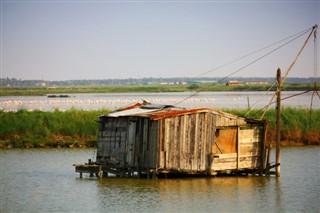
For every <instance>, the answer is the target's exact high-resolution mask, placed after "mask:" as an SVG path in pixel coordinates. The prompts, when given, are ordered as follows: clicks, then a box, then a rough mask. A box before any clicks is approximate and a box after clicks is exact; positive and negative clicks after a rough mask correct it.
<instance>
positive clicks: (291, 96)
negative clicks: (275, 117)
mask: <svg viewBox="0 0 320 213" xmlns="http://www.w3.org/2000/svg"><path fill="white" fill-rule="evenodd" d="M310 91H312V90H307V91H303V92H301V93H297V94H294V95H290V96H287V97H285V98H281V101H283V100H286V99H289V98H293V97H295V96H299V95H303V94H305V93H308V92H310ZM274 103H276V101H272V102H271V103H269V104H268V105H266V106H264V107H262V108H260V109H259V110H258V111H257V112H256V113H254V114H253V115H256V114H258V113H259V112H260V111H262V110H263V109H265V108H267V107H269V105H271V104H274ZM265 112H266V111H265ZM260 120H261V118H260Z"/></svg>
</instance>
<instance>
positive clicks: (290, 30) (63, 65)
mask: <svg viewBox="0 0 320 213" xmlns="http://www.w3.org/2000/svg"><path fill="white" fill-rule="evenodd" d="M319 20H320V3H319V1H169V0H168V1H153V2H152V1H72V0H69V1H62V0H60V1H51V0H43V1H36V0H34V1H28V0H24V1H15V0H8V1H6V0H2V1H1V44H2V46H1V52H2V58H1V62H2V64H1V77H3V78H6V77H9V78H18V79H20V78H21V79H23V80H29V79H44V80H71V79H110V78H144V77H162V78H166V77H195V76H199V75H201V74H202V73H204V72H207V71H209V70H210V69H212V68H214V67H217V66H220V65H222V64H224V63H226V62H228V61H231V60H233V59H235V58H238V57H240V56H243V55H245V54H247V53H250V52H252V51H255V50H257V49H259V48H262V47H264V46H266V45H268V44H271V43H273V42H276V41H279V40H281V39H283V38H285V37H287V36H290V35H293V34H295V33H297V32H300V31H302V30H305V29H307V28H309V27H312V26H313V25H315V24H319ZM306 38H307V34H306V35H304V36H302V37H301V38H299V39H297V40H296V41H295V42H293V43H291V44H290V45H288V46H286V47H285V48H284V49H281V50H280V51H277V52H276V53H274V54H272V56H270V57H267V58H265V59H263V60H261V61H259V62H258V63H256V64H254V65H252V66H250V67H248V68H246V69H244V70H242V71H241V72H239V73H237V74H236V75H234V76H240V77H273V76H274V75H275V73H276V69H277V68H278V67H280V68H281V69H282V70H284V71H285V70H286V69H287V68H288V67H289V65H290V63H291V62H292V60H293V59H294V57H295V55H296V54H297V53H298V51H299V49H300V47H301V46H302V44H303V42H304V40H305V39H306ZM318 43H319V42H318ZM313 53H314V50H313V42H311V43H309V44H308V46H307V48H306V50H305V51H304V53H303V54H302V57H301V58H300V59H299V61H298V62H297V65H296V66H295V68H294V70H293V71H292V73H291V75H290V76H291V77H305V76H307V77H312V76H313V73H314V70H313V67H314V66H313ZM262 54H263V53H260V54H258V55H255V56H253V57H251V58H249V59H247V60H246V61H244V62H242V63H235V64H234V65H232V66H227V67H224V68H222V69H219V70H216V71H213V72H210V73H208V74H207V75H205V76H206V77H224V76H226V75H227V74H229V73H232V72H234V71H235V70H237V69H239V68H240V67H242V66H244V65H245V64H246V63H249V62H250V61H252V60H254V59H256V58H258V57H260V56H261V55H262ZM318 55H319V53H318ZM318 67H319V66H318Z"/></svg>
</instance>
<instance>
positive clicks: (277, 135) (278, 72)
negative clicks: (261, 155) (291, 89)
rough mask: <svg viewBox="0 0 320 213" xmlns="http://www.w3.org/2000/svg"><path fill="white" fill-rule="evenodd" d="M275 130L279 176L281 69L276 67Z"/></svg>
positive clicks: (278, 171)
mask: <svg viewBox="0 0 320 213" xmlns="http://www.w3.org/2000/svg"><path fill="white" fill-rule="evenodd" d="M277 83H278V88H277V126H276V128H277V130H276V165H277V167H276V177H280V133H281V125H280V121H281V116H280V110H281V70H280V68H278V70H277Z"/></svg>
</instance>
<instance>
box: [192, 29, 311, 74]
mask: <svg viewBox="0 0 320 213" xmlns="http://www.w3.org/2000/svg"><path fill="white" fill-rule="evenodd" d="M310 30H312V27H309V28H308V29H305V30H303V31H300V32H298V33H295V34H293V35H291V36H288V37H286V38H284V39H281V40H280V41H276V42H274V43H272V44H269V45H267V46H265V47H262V48H260V49H258V50H256V51H253V52H251V53H248V54H246V55H244V56H241V57H239V58H236V59H234V60H231V61H229V62H227V63H225V64H222V65H220V66H217V67H215V68H213V69H210V70H209V71H207V72H204V73H202V74H200V75H198V76H196V77H202V76H204V75H206V74H208V73H210V72H213V71H216V70H218V69H220V68H222V67H225V66H227V65H230V64H233V63H234V62H237V61H240V60H242V59H244V58H246V57H248V56H251V55H253V54H256V53H258V52H261V51H262V50H265V49H267V48H269V47H272V46H274V45H276V44H279V43H281V42H283V41H286V40H288V39H289V38H292V37H295V36H297V35H300V34H302V35H304V34H305V33H307V32H309V31H310Z"/></svg>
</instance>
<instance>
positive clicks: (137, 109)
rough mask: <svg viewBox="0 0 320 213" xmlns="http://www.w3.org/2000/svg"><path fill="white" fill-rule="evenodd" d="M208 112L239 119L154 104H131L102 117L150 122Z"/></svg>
mask: <svg viewBox="0 0 320 213" xmlns="http://www.w3.org/2000/svg"><path fill="white" fill-rule="evenodd" d="M200 112H209V113H213V114H216V115H222V116H224V117H227V118H229V119H239V118H240V117H238V116H236V115H233V114H230V113H226V112H223V111H220V110H214V109H212V108H195V109H185V108H177V107H174V106H171V105H155V104H145V105H142V104H133V105H131V106H130V107H127V108H122V109H118V110H116V111H115V112H112V113H109V114H107V115H104V116H106V117H125V116H139V117H150V119H151V120H159V119H162V118H167V117H173V116H178V115H186V114H192V113H200Z"/></svg>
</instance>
